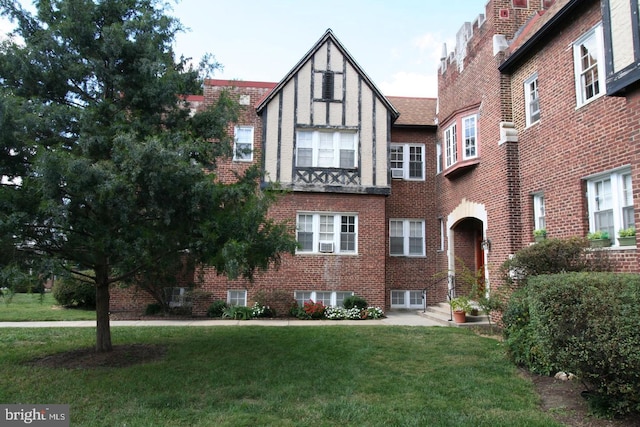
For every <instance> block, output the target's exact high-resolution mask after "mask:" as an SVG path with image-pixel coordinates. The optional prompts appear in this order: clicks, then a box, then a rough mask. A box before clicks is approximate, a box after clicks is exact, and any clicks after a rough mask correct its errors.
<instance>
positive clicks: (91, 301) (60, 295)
mask: <svg viewBox="0 0 640 427" xmlns="http://www.w3.org/2000/svg"><path fill="white" fill-rule="evenodd" d="M53 297H54V298H55V299H56V301H58V303H59V304H60V305H62V306H63V307H78V308H88V309H94V308H96V288H95V286H93V285H92V284H90V283H86V282H82V281H80V280H78V279H75V278H73V277H63V278H61V279H60V280H58V281H57V282H56V284H55V285H54V286H53Z"/></svg>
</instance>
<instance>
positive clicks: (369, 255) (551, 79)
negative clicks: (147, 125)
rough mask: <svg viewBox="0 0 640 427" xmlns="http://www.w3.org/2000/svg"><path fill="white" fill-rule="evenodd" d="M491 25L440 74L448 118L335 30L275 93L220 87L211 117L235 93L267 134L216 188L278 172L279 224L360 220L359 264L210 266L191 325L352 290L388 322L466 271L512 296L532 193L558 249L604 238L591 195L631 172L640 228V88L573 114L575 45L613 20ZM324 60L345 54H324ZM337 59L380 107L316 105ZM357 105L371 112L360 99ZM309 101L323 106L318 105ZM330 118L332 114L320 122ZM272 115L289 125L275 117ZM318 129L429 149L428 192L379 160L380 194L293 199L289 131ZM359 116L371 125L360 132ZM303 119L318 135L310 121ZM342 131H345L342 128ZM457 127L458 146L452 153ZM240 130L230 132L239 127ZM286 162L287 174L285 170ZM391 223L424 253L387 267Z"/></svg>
mask: <svg viewBox="0 0 640 427" xmlns="http://www.w3.org/2000/svg"><path fill="white" fill-rule="evenodd" d="M484 12H485V13H484V14H483V15H480V16H479V17H478V18H477V19H476V20H475V21H474V22H473V23H470V24H468V25H466V26H464V27H463V30H465V31H463V32H464V33H465V34H466V37H461V38H460V40H462V41H461V42H460V43H459V45H458V46H456V48H455V49H452V51H451V53H450V54H449V55H448V56H447V57H446V58H444V59H443V60H442V62H441V65H440V68H439V79H438V88H439V92H438V111H437V120H434V119H436V105H435V100H429V99H419V98H393V97H389V98H385V97H383V96H382V95H381V94H379V93H378V92H377V89H375V87H374V86H373V84H372V83H371V82H369V81H368V78H367V77H366V75H364V73H362V74H360V77H359V80H357V81H356V80H355V79H352V77H351V76H353V74H354V73H356V74H357V73H358V72H360V71H361V70H360V69H359V67H358V66H357V64H355V63H352V62H351V61H352V59H351V58H350V57H348V55H347V54H346V51H345V50H344V49H343V48H342V47H341V45H340V44H339V42H337V40H335V39H334V38H333V35H332V34H330V33H328V34H327V35H325V38H324V39H321V42H322V43H319V44H318V45H317V46H316V47H314V49H317V50H318V51H320V50H321V49H325V50H322V54H321V55H320V56H318V57H317V58H319V59H317V61H316V62H315V63H314V62H313V61H310V62H308V63H306V62H305V60H306V59H308V58H303V61H301V62H300V64H298V65H297V66H296V68H294V70H292V72H291V73H290V74H288V75H287V77H286V78H285V80H283V82H280V83H278V84H274V83H260V82H228V81H218V80H210V81H207V83H206V85H205V92H204V98H203V100H202V101H201V102H202V104H203V105H205V106H207V105H211V104H212V103H213V102H214V101H215V100H216V98H217V96H218V94H219V93H220V91H221V90H230V91H231V93H232V94H233V96H234V97H237V98H238V100H239V101H241V103H243V104H246V105H245V109H244V111H243V113H242V116H241V118H240V120H239V123H238V124H239V125H245V126H253V127H254V141H253V143H254V146H253V148H254V157H253V162H251V163H248V162H238V161H232V160H231V159H227V160H223V161H221V162H220V163H219V164H218V170H217V173H218V177H219V178H220V179H222V180H229V179H232V178H233V174H232V172H233V171H236V172H237V171H242V170H243V169H244V168H246V167H247V166H248V165H249V164H252V163H256V162H265V159H266V162H265V163H267V165H266V166H265V165H263V166H264V167H265V170H269V168H271V170H272V171H277V174H282V176H284V177H289V176H293V178H287V179H291V180H292V181H291V183H289V184H291V185H290V186H291V188H292V189H293V191H292V192H290V193H288V194H287V195H285V196H284V197H283V198H282V200H280V201H279V202H278V203H277V204H276V205H275V206H274V207H273V208H272V210H271V213H270V215H271V216H272V217H273V218H275V219H277V220H286V221H290V222H291V224H292V225H293V224H295V223H296V220H297V216H298V214H300V213H301V212H303V213H344V214H348V215H353V216H356V217H357V223H358V227H357V251H355V253H352V254H341V253H334V254H325V253H318V252H317V251H314V253H300V252H299V253H297V254H295V255H293V256H289V255H287V256H285V257H284V259H283V262H282V265H281V267H280V269H278V270H275V269H274V270H270V271H268V272H266V273H263V274H259V275H258V276H257V277H256V280H255V282H254V283H248V282H246V281H241V280H240V281H233V282H230V281H227V280H226V279H225V278H223V277H220V276H217V275H216V273H215V271H213V270H212V269H210V268H208V267H206V266H204V267H202V269H201V270H200V272H199V273H200V274H196V278H202V279H203V280H202V284H201V285H200V287H199V289H200V291H201V292H200V297H199V298H198V299H197V301H196V303H195V306H194V314H197V315H203V314H204V313H205V312H206V308H207V306H208V305H209V304H210V303H211V302H212V301H213V300H215V299H225V300H226V299H227V292H228V291H229V290H245V289H246V290H247V304H250V303H251V301H252V300H253V298H254V296H255V295H256V293H257V292H263V291H264V292H276V291H277V292H280V293H281V294H283V295H289V296H290V297H291V298H293V296H294V293H295V292H302V291H304V292H309V291H316V292H320V291H323V292H330V291H337V292H340V291H348V292H355V293H356V294H358V295H361V296H363V297H364V298H365V299H367V301H368V302H369V303H370V304H371V305H374V306H380V307H384V309H385V310H388V309H389V308H391V306H392V301H391V299H390V296H391V292H392V291H407V292H409V291H414V293H415V291H422V290H425V289H426V290H427V293H426V295H427V302H428V303H429V304H433V303H436V302H441V301H444V300H445V299H446V297H447V292H448V290H449V286H450V284H451V283H453V282H450V281H449V280H450V279H448V275H449V274H453V275H458V276H459V277H460V276H461V275H462V273H463V272H464V271H467V272H471V273H475V272H480V274H482V275H483V276H484V277H485V278H486V280H487V286H488V287H489V289H491V288H492V287H495V286H499V285H500V282H499V277H498V274H497V270H498V269H499V267H500V265H501V264H502V263H503V262H504V261H505V260H506V259H508V257H509V255H511V254H513V253H514V252H516V251H517V250H518V249H520V248H522V247H524V246H526V245H529V244H532V243H533V234H532V232H533V229H534V228H535V225H534V195H544V201H545V217H544V218H545V223H546V230H547V233H548V236H549V237H561V238H564V237H570V236H583V237H584V236H586V235H587V233H588V232H589V231H593V227H594V226H593V212H590V205H589V201H588V197H590V196H588V195H587V194H588V191H589V188H590V187H589V186H590V185H593V184H592V182H593V181H594V177H599V176H600V175H599V174H602V176H606V174H607V173H613V174H615V173H617V172H616V171H630V175H631V182H632V194H633V207H634V215H635V217H634V218H635V222H638V219H639V218H638V215H640V148H638V147H639V146H640V145H639V144H638V141H639V140H640V113H639V112H640V91H638V90H633V89H631V90H627V91H626V92H625V93H624V96H608V95H603V96H598V97H595V98H594V99H593V100H591V101H590V102H588V103H586V104H585V105H576V79H575V68H574V53H573V49H572V46H573V45H574V43H576V41H577V40H580V38H581V37H582V36H583V35H584V34H585V33H587V32H589V31H591V30H592V29H593V28H594V26H596V25H598V24H599V23H600V22H601V21H602V9H601V7H600V2H599V1H595V0H584V1H581V2H577V1H575V0H557V1H546V0H545V1H543V0H529V1H527V2H514V1H513V0H490V1H488V3H487V5H486V9H485V11H484ZM461 34H462V33H461ZM314 49H312V51H311V53H310V54H309V55H311V54H313V51H314ZM326 51H331V52H333V53H332V55H327V54H326ZM336 53H337V54H338V55H336ZM339 55H345V58H346V60H345V61H344V62H341V61H336V62H335V63H334V65H333V67H334V68H335V67H342V66H344V65H345V64H349V65H351V66H352V68H350V69H345V70H344V71H340V69H338V74H337V75H338V76H341V75H344V76H345V77H344V80H342V81H341V83H340V84H344V92H345V93H347V92H349V91H350V90H352V89H350V88H351V86H350V85H357V87H358V89H357V90H356V91H355V93H362V92H361V91H362V90H363V88H364V90H370V92H367V93H368V94H369V93H370V94H371V96H369V95H367V96H366V97H362V95H360V98H357V97H351V98H350V97H349V96H348V93H347V96H346V97H345V98H344V99H337V100H335V101H337V102H331V103H327V102H324V101H326V100H324V99H317V98H318V96H315V97H314V95H313V93H312V92H313V90H317V88H316V89H313V84H312V83H309V85H310V86H311V89H309V88H303V87H302V86H301V85H302V82H310V81H313V80H314V79H315V78H316V76H317V75H319V74H321V73H326V72H327V69H330V70H332V71H335V69H331V66H329V65H327V64H324V65H323V63H322V61H324V59H323V58H337V57H338V56H339ZM599 59H602V58H599ZM309 64H311V65H309ZM322 67H325V68H322ZM305 73H308V74H305ZM340 73H343V74H340ZM294 75H295V76H296V79H295V85H294V84H293V83H292V81H293V77H292V76H294ZM535 75H537V88H538V100H539V107H540V118H539V120H538V121H536V122H534V123H533V124H528V123H527V122H526V113H525V111H526V105H525V104H526V102H525V91H524V88H525V82H528V81H529V80H530V79H531V78H532V76H535ZM298 76H299V78H298ZM308 76H311V77H308ZM287 79H291V81H288V80H287ZM317 81H320V80H317ZM289 83H291V84H289ZM318 84H320V83H318ZM603 86H604V85H603ZM354 87H355V86H354ZM604 90H605V89H604V87H603V88H601V91H603V92H604ZM359 91H360V92H359ZM307 95H308V96H310V98H309V99H310V102H307V100H304V99H303V100H302V102H299V99H298V98H299V97H300V96H307ZM322 98H324V95H322ZM372 98H373V101H371V99H372ZM356 99H358V100H359V101H358V102H354V100H356ZM363 100H366V103H364V102H362V101H363ZM199 102H200V101H199ZM376 102H377V103H378V104H376ZM309 104H312V105H313V106H314V107H312V108H308V107H307V106H308V105H309ZM300 106H302V107H300ZM355 106H357V107H358V108H361V107H362V106H365V107H363V108H365V109H364V110H361V111H359V112H357V113H353V111H352V110H350V108H351V109H353V108H355ZM369 106H370V108H369ZM295 108H298V109H299V114H298V110H295ZM325 108H326V110H325ZM367 108H369V109H367ZM294 110H295V111H296V112H295V113H293V111H294ZM383 110H384V111H383ZM319 111H326V114H320V115H318V116H314V114H318V112H319ZM341 111H342V112H341ZM397 112H399V113H400V116H399V117H397V116H396V113H397ZM268 114H270V115H271V116H270V117H269V118H267V116H268ZM384 114H387V115H388V116H387V117H388V118H389V123H391V126H390V128H389V129H388V133H387V137H386V138H384V139H385V140H384V141H380V139H381V138H379V137H377V136H376V135H373V133H375V130H376V129H378V131H379V127H380V126H381V125H382V124H384V120H381V119H380V118H381V117H383V115H384ZM274 115H278V118H277V120H274ZM303 117H304V118H303ZM314 117H316V119H317V120H320V121H323V122H322V123H321V126H324V127H325V130H326V128H332V127H336V128H340V127H343V128H349V129H351V130H353V129H358V131H359V132H360V135H361V137H362V138H363V139H366V138H370V139H366V140H363V141H361V144H362V145H363V146H361V147H360V148H361V149H362V148H366V150H368V151H366V152H367V153H369V152H371V153H372V154H371V156H372V157H375V156H377V155H379V153H381V152H383V151H380V150H386V152H387V154H389V153H390V150H391V147H392V145H393V144H407V145H413V146H419V147H422V150H423V151H422V154H423V159H422V161H423V162H424V179H423V180H422V179H391V176H392V173H391V170H389V172H388V178H389V179H388V180H387V179H385V177H381V176H380V170H379V169H376V168H377V167H379V163H380V159H379V158H377V157H376V158H375V159H373V161H371V162H369V160H371V159H362V160H366V162H365V161H363V162H361V163H360V167H362V168H363V169H366V168H372V169H370V170H372V171H373V172H372V173H371V175H372V176H373V178H372V184H369V187H366V186H364V185H363V186H362V188H359V189H356V190H354V189H353V188H351V189H349V188H347V189H346V191H345V189H344V188H343V189H341V190H335V189H332V187H331V186H325V187H323V188H322V189H318V187H319V186H315V187H313V186H309V187H308V188H306V187H304V186H302V187H301V186H299V185H298V186H296V184H295V179H296V177H295V175H294V174H291V170H287V168H291V167H293V168H295V167H296V165H295V160H294V158H295V157H291V156H290V154H291V153H290V152H286V151H287V150H289V151H293V150H294V149H292V148H291V147H295V140H294V138H295V136H292V135H294V133H295V131H291V129H299V128H303V129H309V128H311V127H313V126H317V121H316V122H314ZM353 117H359V118H360V119H359V120H360V121H358V122H357V123H348V122H349V120H351V119H352V118H353ZM470 118H471V119H470ZM306 119H309V120H310V123H307V122H304V120H306ZM268 120H271V122H269V123H271V125H270V126H271V128H270V129H268V126H267V123H268ZM295 120H297V122H295ZM324 120H326V122H325V121H324ZM332 120H337V121H340V120H341V122H339V123H338V125H335V123H332V122H331V121H332ZM274 123H276V124H277V132H274ZM372 123H376V125H375V126H372ZM436 123H437V126H436ZM469 123H472V125H471V129H475V131H476V132H475V133H473V132H471V133H472V134H473V136H474V137H475V139H474V138H470V137H469V136H468V134H467V133H468V128H467V127H468V126H469ZM453 125H455V127H456V128H455V129H456V134H455V135H456V138H457V139H456V140H455V144H454V145H451V143H450V142H451V141H452V137H451V135H453V133H452V132H453V131H452V129H453ZM281 126H282V127H281ZM287 126H289V127H287ZM368 126H370V127H368ZM269 132H271V133H269ZM287 132H289V136H287ZM465 132H466V133H465ZM229 133H230V134H231V135H233V126H230V128H229ZM370 134H372V135H373V136H371V135H370ZM267 135H271V136H267ZM287 138H291V140H287ZM263 139H265V140H266V144H264V143H263V142H264V141H263ZM292 141H294V142H292ZM287 144H289V145H287ZM452 147H455V152H456V154H457V156H458V158H457V161H456V162H454V163H453V164H448V163H447V162H448V161H449V160H453V157H451V155H452V150H453V148H452ZM276 148H277V150H278V151H277V152H278V157H277V162H275V161H274V158H275V156H274V153H275V152H276ZM269 150H271V151H269ZM282 150H284V151H285V152H282ZM438 153H440V156H441V157H440V158H439V159H438ZM281 155H282V158H283V159H286V161H283V162H281V161H280V159H281V157H280V156H281ZM367 155H369V154H367ZM269 162H271V163H269ZM390 162H391V161H390V160H389V162H388V164H387V168H388V169H389V168H391V166H390V165H391V163H390ZM370 163H371V164H372V166H371V165H370ZM439 165H441V166H439ZM438 167H440V168H441V170H437V168H438ZM612 171H613V172H612ZM364 172H367V173H368V171H364ZM358 173H360V174H361V175H362V179H363V180H364V179H368V178H367V177H368V176H369V175H366V174H365V173H363V171H358ZM624 173H627V172H624ZM405 178H406V177H405ZM285 183H286V182H285ZM365 187H366V188H365ZM590 191H591V192H593V190H590ZM592 196H593V195H591V197H592ZM591 203H592V204H593V202H591ZM591 210H592V211H593V206H592V207H591ZM590 218H591V221H590ZM392 220H396V221H398V220H402V221H405V220H406V221H412V220H413V222H416V221H418V222H419V221H424V228H425V235H424V243H423V244H424V256H391V255H390V251H391V249H390V221H392ZM612 238H615V236H612ZM608 250H609V251H610V253H611V254H612V256H613V257H614V259H615V260H616V262H617V266H618V269H619V270H621V271H634V272H637V271H640V265H639V261H638V253H637V248H636V246H618V245H617V244H616V243H614V245H613V247H612V248H611V249H608ZM468 288H469V284H468V283H467V284H465V283H462V281H461V280H458V284H457V291H458V292H466V291H468ZM148 302H150V300H149V299H148V298H146V297H145V296H144V295H141V294H140V293H138V294H135V292H134V291H133V290H129V291H127V292H126V294H125V293H123V292H122V291H115V290H114V296H113V297H112V308H113V310H131V309H134V308H136V307H137V309H141V308H142V307H143V306H144V304H146V303H148Z"/></svg>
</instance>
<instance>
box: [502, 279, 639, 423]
mask: <svg viewBox="0 0 640 427" xmlns="http://www.w3.org/2000/svg"><path fill="white" fill-rule="evenodd" d="M638 307H640V275H637V274H615V273H566V274H554V275H541V276H536V277H531V278H530V279H529V281H528V284H527V286H526V287H524V288H522V289H520V290H519V291H517V292H516V293H514V294H513V296H512V297H511V299H510V301H509V303H508V306H507V308H506V310H505V312H504V314H503V319H502V320H503V323H504V335H505V343H506V345H507V348H508V350H509V353H510V355H511V357H512V359H513V360H514V361H515V362H516V363H518V364H519V365H523V366H525V367H527V368H528V369H530V370H531V371H533V372H537V373H541V374H552V373H555V372H558V371H565V372H571V373H573V374H575V375H577V376H578V378H580V379H581V380H582V381H583V382H584V383H585V384H587V385H588V386H590V387H591V390H590V394H591V395H592V397H593V399H590V403H591V404H592V405H595V406H597V407H594V409H596V410H598V411H601V412H606V413H612V414H617V415H623V414H628V413H632V412H640V310H639V309H638Z"/></svg>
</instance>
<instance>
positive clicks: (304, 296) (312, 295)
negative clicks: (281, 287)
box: [293, 291, 354, 307]
mask: <svg viewBox="0 0 640 427" xmlns="http://www.w3.org/2000/svg"><path fill="white" fill-rule="evenodd" d="M353 295H354V293H353V292H351V291H294V292H293V298H294V299H295V300H296V302H297V303H298V306H300V307H302V306H304V303H305V302H307V301H309V300H311V301H313V302H319V301H321V302H322V303H323V304H324V305H325V306H327V307H344V300H345V298H347V297H350V296H353Z"/></svg>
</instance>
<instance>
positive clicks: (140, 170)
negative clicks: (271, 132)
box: [0, 0, 295, 352]
mask: <svg viewBox="0 0 640 427" xmlns="http://www.w3.org/2000/svg"><path fill="white" fill-rule="evenodd" d="M35 7H36V11H35V12H34V13H30V12H29V11H27V10H25V9H23V8H22V7H21V6H20V4H19V3H18V2H15V1H12V0H0V12H1V13H2V14H3V15H4V16H5V17H8V18H10V19H11V20H12V21H13V22H14V23H15V27H16V30H15V32H14V33H13V35H12V37H11V38H9V39H7V40H5V41H4V42H3V43H2V45H1V47H0V141H1V143H2V154H1V157H0V175H1V176H2V177H3V178H2V185H0V239H2V240H1V241H0V245H1V246H2V247H5V248H6V247H10V248H13V249H18V250H12V251H11V253H12V254H19V255H16V257H17V258H19V259H20V261H21V262H20V263H17V264H15V265H20V264H21V263H22V264H24V262H23V261H24V259H25V257H26V258H27V259H42V260H44V261H47V262H50V261H51V260H54V261H56V262H57V263H58V265H59V266H62V267H63V268H65V269H66V270H68V271H71V272H73V273H75V274H77V275H83V276H82V277H84V279H85V280H88V281H91V282H92V283H93V284H95V287H96V305H97V307H96V313H97V314H96V316H97V334H96V350H97V351H101V352H102V351H110V350H111V349H112V343H111V333H110V326H109V287H110V285H112V284H113V283H115V282H124V281H127V280H130V279H131V278H134V277H144V275H145V272H150V271H154V269H156V268H157V266H159V265H171V264H175V262H176V260H177V259H180V258H183V257H189V258H190V260H192V261H195V262H198V263H206V264H208V265H213V266H214V267H215V268H216V269H217V271H218V272H219V273H221V274H223V273H224V274H227V275H229V276H232V277H237V276H244V277H249V278H251V277H252V275H253V274H254V272H255V271H256V270H257V269H266V268H268V267H269V266H271V265H273V263H276V264H277V263H278V262H279V260H280V256H281V254H282V253H284V252H291V251H292V250H293V249H294V247H295V243H294V241H293V238H292V236H291V233H290V230H289V229H288V227H287V226H286V224H283V223H276V222H273V221H271V220H269V219H268V217H267V210H268V208H269V206H270V204H271V203H272V201H273V195H271V194H269V193H268V192H260V191H258V189H257V186H256V183H257V179H258V178H259V171H258V170H257V169H255V168H253V169H250V170H249V171H248V172H247V173H245V174H243V175H242V176H238V179H237V182H235V183H233V184H226V185H225V184H223V183H221V182H220V181H219V180H217V179H216V174H215V171H216V159H217V158H219V157H220V156H222V155H228V154H229V153H230V147H232V145H233V144H232V141H231V140H230V138H229V137H228V136H227V135H226V132H225V129H226V128H227V127H228V123H229V122H230V121H233V120H235V118H236V115H237V111H238V110H237V103H236V102H234V100H233V99H231V97H230V96H222V97H221V99H220V101H219V102H218V103H217V104H216V105H214V106H212V107H211V108H209V109H207V110H206V111H203V112H200V113H198V114H195V115H190V111H189V108H186V107H187V106H186V105H185V101H184V97H183V96H180V94H186V93H194V92H196V91H198V90H199V83H200V82H201V79H202V74H201V68H198V69H194V68H192V67H190V66H188V65H187V64H188V61H187V60H186V59H185V58H182V57H181V58H176V55H175V54H174V51H173V47H172V46H173V43H174V41H175V36H176V34H177V33H178V32H179V31H182V27H181V25H180V23H179V22H178V21H177V20H176V19H175V18H172V17H170V16H168V14H167V12H168V9H167V7H166V5H165V4H164V3H162V2H159V1H156V0H40V1H36V2H35ZM201 65H202V66H203V67H207V68H209V69H210V68H211V67H212V66H213V67H215V66H216V64H212V62H211V61H205V62H204V63H203V64H201ZM3 261H4V263H5V265H7V264H8V262H7V260H3ZM87 271H90V272H92V273H89V274H87V273H86V272H87Z"/></svg>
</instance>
